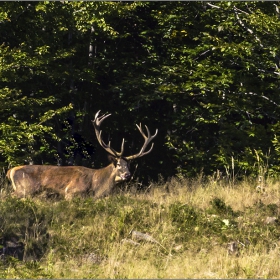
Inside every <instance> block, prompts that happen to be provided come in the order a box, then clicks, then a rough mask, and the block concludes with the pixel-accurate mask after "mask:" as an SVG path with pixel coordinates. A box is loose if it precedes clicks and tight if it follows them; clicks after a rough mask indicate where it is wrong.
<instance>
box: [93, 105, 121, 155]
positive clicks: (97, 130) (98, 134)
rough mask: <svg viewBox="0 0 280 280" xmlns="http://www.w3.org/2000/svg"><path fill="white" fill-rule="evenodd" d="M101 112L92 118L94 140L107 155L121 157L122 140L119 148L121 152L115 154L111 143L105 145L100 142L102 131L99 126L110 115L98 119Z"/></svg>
mask: <svg viewBox="0 0 280 280" xmlns="http://www.w3.org/2000/svg"><path fill="white" fill-rule="evenodd" d="M100 111H101V110H99V111H98V112H97V113H96V114H95V117H94V120H93V121H92V123H93V126H94V128H95V134H96V138H97V140H98V142H99V144H100V145H101V147H102V148H103V149H104V150H106V151H107V152H108V153H109V154H111V155H113V156H115V157H121V156H122V154H123V151H124V139H123V141H122V146H121V152H120V153H119V152H117V151H115V150H114V149H113V148H111V142H110V141H109V143H108V144H105V143H104V141H103V140H102V137H101V134H102V130H100V125H101V123H102V122H103V120H105V119H106V118H108V117H109V116H111V114H107V115H106V114H104V115H102V116H100V117H98V115H99V113H100Z"/></svg>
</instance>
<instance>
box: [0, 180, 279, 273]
mask: <svg viewBox="0 0 280 280" xmlns="http://www.w3.org/2000/svg"><path fill="white" fill-rule="evenodd" d="M256 187H257V182H256V181H255V180H248V179H246V180H245V179H244V180H243V181H237V180H236V181H235V182H234V185H233V184H229V183H228V181H223V180H216V178H212V177H208V178H205V177H204V176H202V175H201V176H200V177H198V178H196V179H195V180H188V179H178V178H172V179H171V180H169V181H167V182H161V183H158V184H155V183H151V185H150V187H149V189H148V190H147V191H143V192H140V191H136V186H133V185H132V186H131V188H130V189H128V190H127V191H120V192H119V193H116V194H113V195H111V196H109V197H107V198H103V199H99V200H93V199H92V198H86V199H81V198H75V199H73V200H72V201H70V202H69V201H65V200H59V199H44V198H28V199H21V200H20V199H17V198H14V197H12V196H11V195H10V194H9V192H8V190H9V186H7V185H6V183H5V186H3V187H2V191H1V197H0V240H1V241H2V244H4V242H6V241H9V240H16V242H21V243H22V244H23V245H24V248H25V249H24V254H23V259H22V260H19V259H17V258H14V257H11V256H5V257H3V256H2V259H1V260H0V277H1V278H279V277H280V272H279V271H280V258H279V254H280V247H279V246H280V243H279V237H280V231H279V229H280V228H279V223H278V220H277V218H278V216H279V183H278V181H269V180H268V181H267V182H266V187H265V188H263V189H262V190H261V191H260V190H259V189H256ZM268 217H271V218H270V219H268ZM133 231H138V232H141V233H145V234H148V235H149V236H151V237H153V239H154V240H156V241H157V242H150V241H149V240H139V239H134V240H132V235H133V234H132V233H133Z"/></svg>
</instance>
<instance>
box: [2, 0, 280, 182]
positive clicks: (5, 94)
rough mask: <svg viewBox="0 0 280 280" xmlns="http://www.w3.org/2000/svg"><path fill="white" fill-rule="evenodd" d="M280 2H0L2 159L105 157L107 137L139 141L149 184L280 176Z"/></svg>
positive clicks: (96, 160)
mask: <svg viewBox="0 0 280 280" xmlns="http://www.w3.org/2000/svg"><path fill="white" fill-rule="evenodd" d="M279 16H280V14H279V2H269V1H262V2H261V1H254V2H224V1H223V2H216V1H213V2H211V1H210V2H204V1H190V2H185V1H184V2H173V1H172V2H171V1H170V2H169V1H168V2H165V1H164V2H160V1H156V2H141V1H139V2H138V1H136V2H99V1H93V2H88V1H81V2H75V1H44V2H34V1H32V2H25V1H24V2H21V1H15V2H8V1H7V2H1V4H0V26H1V28H0V38H1V43H0V52H1V54H0V72H1V78H0V83H1V86H0V112H1V114H0V164H1V166H2V167H5V168H7V167H9V166H15V165H18V164H29V163H31V162H32V163H36V164H58V163H59V164H62V165H69V164H74V165H84V166H89V167H101V166H103V165H104V164H106V161H105V159H104V158H105V157H104V154H105V152H103V151H102V149H101V148H100V147H98V144H97V141H96V139H95V135H94V130H93V127H92V123H91V120H92V119H93V118H94V115H95V113H96V112H97V111H98V110H101V111H102V112H103V113H112V116H111V117H110V118H109V119H108V121H106V123H104V127H103V131H104V132H103V135H104V137H105V139H109V140H111V142H112V146H113V147H115V148H116V149H118V148H119V147H120V145H121V141H122V138H123V137H124V138H125V139H126V143H125V148H126V153H127V155H128V154H132V153H135V151H137V150H138V149H140V147H141V145H142V139H141V137H139V136H140V135H139V131H138V130H137V128H136V126H135V124H139V123H142V124H145V125H147V126H148V127H149V128H150V130H151V132H152V133H153V131H155V129H156V128H158V129H159V133H158V136H157V138H156V139H155V147H154V150H153V151H152V153H151V154H150V155H148V156H146V157H143V158H141V159H140V160H139V161H138V163H139V165H138V169H137V170H136V174H137V176H138V178H140V179H141V180H143V179H145V178H152V179H157V178H158V174H161V175H162V176H163V177H164V178H167V177H170V176H173V175H178V174H180V175H186V176H194V175H196V174H198V173H199V172H201V170H203V172H205V173H206V174H212V173H213V172H215V171H216V170H221V171H226V172H227V170H228V169H229V167H230V166H232V165H233V164H234V166H235V170H237V172H239V174H240V175H244V174H254V173H255V172H257V171H258V166H259V165H258V164H259V163H262V164H263V163H265V166H266V168H267V169H266V170H265V172H269V173H270V174H271V175H277V174H279V171H280V170H279V159H278V158H279V155H280V142H279V141H280V140H279V132H280V122H279V115H280V111H279V104H280V95H279V86H280V85H279V75H280V71H279V61H280V58H279V55H280V54H279V45H280V21H279Z"/></svg>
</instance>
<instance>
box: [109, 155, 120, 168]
mask: <svg viewBox="0 0 280 280" xmlns="http://www.w3.org/2000/svg"><path fill="white" fill-rule="evenodd" d="M108 159H109V161H110V162H113V163H114V165H115V166H116V165H117V162H118V161H117V159H116V158H115V157H114V156H112V155H108Z"/></svg>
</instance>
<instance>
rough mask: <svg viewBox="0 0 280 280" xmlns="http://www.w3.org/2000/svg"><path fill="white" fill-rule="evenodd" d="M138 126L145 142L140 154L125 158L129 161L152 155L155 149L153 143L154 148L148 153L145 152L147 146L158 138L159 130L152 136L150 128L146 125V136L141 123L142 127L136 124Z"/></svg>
mask: <svg viewBox="0 0 280 280" xmlns="http://www.w3.org/2000/svg"><path fill="white" fill-rule="evenodd" d="M136 126H137V128H138V129H139V131H140V133H141V134H142V136H143V137H144V139H145V142H144V145H143V147H142V148H141V150H140V152H139V153H138V154H135V155H132V156H129V157H125V158H126V159H127V160H132V159H135V158H139V157H142V156H144V155H147V154H148V153H150V152H151V151H152V149H153V147H154V143H152V146H151V148H150V149H149V150H148V151H146V152H145V150H146V148H147V146H148V145H149V143H150V142H151V141H152V140H153V139H154V138H155V137H156V135H157V133H158V130H157V129H156V132H155V134H154V135H152V136H151V133H150V130H149V128H148V127H147V126H146V125H145V127H146V130H147V134H148V135H147V136H146V135H145V133H144V132H143V130H142V127H141V123H140V125H137V124H136Z"/></svg>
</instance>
